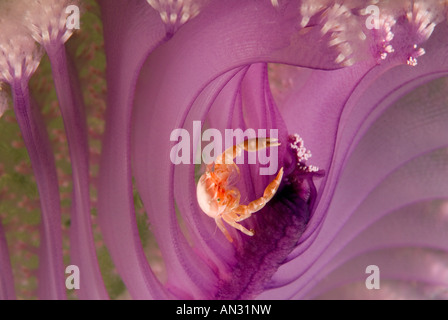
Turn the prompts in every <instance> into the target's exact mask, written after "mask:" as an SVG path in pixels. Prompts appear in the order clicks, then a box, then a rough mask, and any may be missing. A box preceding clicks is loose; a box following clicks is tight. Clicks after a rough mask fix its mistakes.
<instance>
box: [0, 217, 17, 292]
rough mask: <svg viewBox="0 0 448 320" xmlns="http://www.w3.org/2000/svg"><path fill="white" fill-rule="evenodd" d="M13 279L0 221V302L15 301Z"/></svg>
mask: <svg viewBox="0 0 448 320" xmlns="http://www.w3.org/2000/svg"><path fill="white" fill-rule="evenodd" d="M15 299H16V293H15V290H14V277H13V274H12V269H11V261H10V260H9V252H8V243H7V242H6V237H5V232H4V230H3V226H2V222H1V221H0V300H15Z"/></svg>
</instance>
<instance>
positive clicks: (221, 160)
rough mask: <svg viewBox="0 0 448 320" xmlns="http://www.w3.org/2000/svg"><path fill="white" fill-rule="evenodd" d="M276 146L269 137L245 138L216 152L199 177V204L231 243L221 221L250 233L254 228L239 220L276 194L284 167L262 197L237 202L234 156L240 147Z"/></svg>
mask: <svg viewBox="0 0 448 320" xmlns="http://www.w3.org/2000/svg"><path fill="white" fill-rule="evenodd" d="M279 145H280V143H278V140H277V139H271V138H255V139H249V140H245V141H244V142H242V143H240V144H238V145H235V146H233V147H230V148H229V149H227V150H225V151H224V153H222V154H221V155H219V156H218V157H217V158H216V160H215V162H214V163H212V164H210V165H208V166H207V169H206V172H205V173H204V174H203V175H202V176H201V178H200V179H199V182H198V185H197V189H196V192H197V199H198V203H199V207H200V208H201V209H202V211H204V213H205V214H207V215H208V216H209V217H211V218H213V219H215V222H216V225H217V226H218V228H219V229H220V230H221V231H222V233H223V234H224V235H225V237H226V238H227V240H229V241H230V242H233V239H232V237H231V236H230V234H229V232H228V230H227V229H226V227H225V226H224V223H223V221H222V220H224V221H225V222H226V223H227V224H229V225H230V226H232V227H234V228H235V229H238V230H240V231H241V232H243V233H244V234H247V235H248V236H253V235H254V230H248V229H247V228H245V227H244V226H242V225H241V224H239V223H238V222H241V221H243V220H245V219H247V218H249V217H250V216H251V215H252V213H255V212H257V211H259V210H261V209H262V208H263V207H264V206H265V205H266V203H268V202H269V201H270V200H271V199H272V197H273V196H274V195H275V193H276V192H277V190H278V187H279V186H280V182H281V181H282V178H283V168H280V170H279V171H278V174H277V177H276V178H275V179H274V180H273V181H271V183H269V185H268V186H267V187H266V189H265V191H264V193H263V196H262V197H261V198H259V199H257V200H254V201H252V202H250V203H249V204H248V205H243V204H240V197H241V195H240V191H239V190H238V189H237V188H236V187H235V185H236V183H237V182H238V179H239V177H240V170H239V168H238V166H237V165H236V164H235V163H234V161H233V159H235V158H236V157H237V156H239V155H240V154H241V152H242V151H243V150H246V151H248V152H256V151H257V150H260V149H264V148H270V147H276V146H279Z"/></svg>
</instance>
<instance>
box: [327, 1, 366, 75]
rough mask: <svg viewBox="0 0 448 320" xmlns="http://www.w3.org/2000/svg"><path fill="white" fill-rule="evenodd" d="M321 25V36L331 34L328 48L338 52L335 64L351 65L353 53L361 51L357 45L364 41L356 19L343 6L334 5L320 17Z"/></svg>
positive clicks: (353, 59)
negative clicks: (334, 48)
mask: <svg viewBox="0 0 448 320" xmlns="http://www.w3.org/2000/svg"><path fill="white" fill-rule="evenodd" d="M322 24H323V26H322V28H321V32H322V34H324V35H325V34H327V33H330V34H331V35H330V42H329V46H330V47H336V49H337V50H338V52H339V55H338V56H337V57H336V59H335V62H336V63H338V64H341V65H343V66H351V65H353V64H354V63H355V56H354V54H355V52H356V53H359V51H360V50H361V48H359V46H358V44H359V43H362V42H363V41H364V40H365V39H366V35H365V33H364V32H363V31H362V29H361V28H359V24H358V18H357V17H356V16H354V15H353V14H352V12H351V10H350V8H348V7H346V6H345V5H341V4H334V5H333V6H331V7H330V8H328V9H327V10H326V11H325V12H324V14H323V15H322Z"/></svg>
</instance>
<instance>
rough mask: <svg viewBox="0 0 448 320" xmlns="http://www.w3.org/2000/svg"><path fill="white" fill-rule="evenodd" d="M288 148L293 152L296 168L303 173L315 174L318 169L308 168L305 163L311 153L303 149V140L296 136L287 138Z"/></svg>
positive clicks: (314, 167)
mask: <svg viewBox="0 0 448 320" xmlns="http://www.w3.org/2000/svg"><path fill="white" fill-rule="evenodd" d="M289 141H290V144H289V147H290V148H291V149H292V150H293V151H294V152H295V155H296V160H297V167H298V168H299V169H300V170H302V171H305V172H317V171H319V168H318V167H316V166H308V165H307V164H306V162H307V161H308V159H309V158H311V156H312V154H311V151H310V150H308V149H307V148H305V143H304V141H303V139H302V138H301V137H300V136H299V135H298V134H297V133H295V134H293V135H290V136H289Z"/></svg>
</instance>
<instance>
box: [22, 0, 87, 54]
mask: <svg viewBox="0 0 448 320" xmlns="http://www.w3.org/2000/svg"><path fill="white" fill-rule="evenodd" d="M20 2H22V10H21V11H22V12H23V13H24V14H23V19H24V24H25V25H26V27H27V28H28V29H29V30H30V32H31V35H32V36H33V38H34V39H35V40H36V41H37V42H39V43H40V44H42V45H44V46H45V45H48V44H50V43H55V42H60V43H65V42H66V41H67V40H68V39H69V38H70V37H71V36H72V34H73V32H74V28H67V18H68V17H69V14H71V11H70V10H68V9H70V8H73V6H76V7H77V8H78V9H79V6H78V5H79V0H33V1H29V0H21V1H20ZM17 10H19V8H17Z"/></svg>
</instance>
